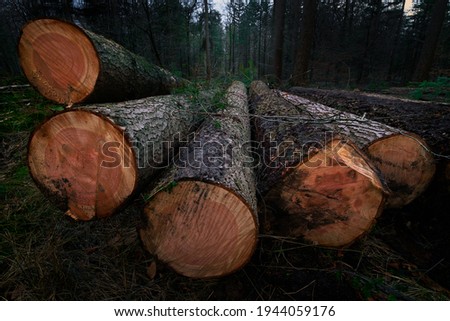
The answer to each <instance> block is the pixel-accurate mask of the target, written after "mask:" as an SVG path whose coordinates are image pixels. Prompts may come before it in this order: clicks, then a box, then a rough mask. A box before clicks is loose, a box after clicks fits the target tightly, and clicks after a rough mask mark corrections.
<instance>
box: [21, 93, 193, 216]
mask: <svg viewBox="0 0 450 321" xmlns="http://www.w3.org/2000/svg"><path fill="white" fill-rule="evenodd" d="M194 109H195V104H194V103H192V102H190V101H189V100H188V99H187V98H185V97H177V96H157V97H150V98H145V99H140V100H134V101H127V102H121V103H114V104H102V105H90V106H83V107H82V109H71V110H68V111H66V112H62V113H59V114H56V115H55V116H53V117H51V118H50V119H48V120H47V121H45V122H44V123H43V124H41V125H40V126H39V127H38V128H37V129H36V130H35V131H34V132H33V133H32V135H31V137H30V141H29V145H28V164H29V168H30V172H31V175H32V177H33V179H34V181H35V182H36V184H37V185H38V186H39V187H40V188H41V190H42V191H43V192H44V194H45V195H47V196H48V197H49V199H50V200H51V201H53V202H54V203H56V204H57V205H59V206H60V207H61V208H62V209H63V210H67V214H68V215H70V216H71V217H73V218H74V219H77V220H90V219H92V218H94V217H100V218H101V217H107V216H109V215H111V214H113V213H114V212H115V211H116V210H117V209H119V208H120V207H121V206H122V205H123V204H124V203H125V202H126V200H127V199H128V197H129V196H130V195H131V194H132V193H133V192H135V191H136V190H138V189H139V188H140V187H141V186H142V185H143V184H146V183H148V182H149V180H150V179H151V178H152V176H153V174H155V172H156V170H157V169H158V168H164V167H167V166H168V162H169V159H170V158H171V157H172V156H173V154H174V150H175V149H176V148H177V146H178V144H179V141H180V139H182V138H183V137H185V136H187V135H188V134H189V133H190V131H191V130H192V126H193V125H194V124H195V123H196V121H197V119H196V118H194V116H193V113H192V111H193V110H194Z"/></svg>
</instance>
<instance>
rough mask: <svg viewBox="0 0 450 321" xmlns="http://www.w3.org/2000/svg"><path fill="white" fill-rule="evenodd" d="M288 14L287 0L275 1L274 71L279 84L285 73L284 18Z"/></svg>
mask: <svg viewBox="0 0 450 321" xmlns="http://www.w3.org/2000/svg"><path fill="white" fill-rule="evenodd" d="M285 12H286V0H274V5H273V20H274V23H273V25H274V27H273V47H274V57H273V70H274V74H275V78H276V80H277V81H278V82H280V81H281V79H282V72H283V40H284V16H285Z"/></svg>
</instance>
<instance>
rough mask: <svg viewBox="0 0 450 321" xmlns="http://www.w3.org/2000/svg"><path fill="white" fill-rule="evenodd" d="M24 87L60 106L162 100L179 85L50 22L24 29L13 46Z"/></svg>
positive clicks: (87, 35)
mask: <svg viewBox="0 0 450 321" xmlns="http://www.w3.org/2000/svg"><path fill="white" fill-rule="evenodd" d="M18 53H19V60H20V65H21V67H22V70H23V72H24V73H25V75H26V77H27V78H28V80H29V81H30V83H31V84H32V85H33V86H34V87H35V88H36V89H37V90H38V91H39V92H40V93H41V94H42V95H43V96H45V97H46V98H48V99H50V100H53V101H55V102H57V103H62V104H66V105H72V104H76V103H79V102H82V101H89V102H114V101H125V100H130V99H137V98H143V97H147V96H152V95H159V94H168V93H169V92H170V90H171V89H172V88H174V87H177V86H179V85H181V84H183V81H182V80H180V79H178V78H176V77H174V76H173V75H171V74H170V73H169V72H168V71H166V70H164V69H162V68H160V67H158V66H155V65H152V64H150V63H148V62H147V61H146V60H145V59H144V58H142V57H140V56H137V55H135V54H133V53H131V52H129V51H128V50H126V49H125V48H124V47H122V46H120V45H118V44H117V43H115V42H113V41H111V40H108V39H106V38H104V37H102V36H100V35H96V34H95V33H93V32H90V31H87V30H84V29H81V28H80V27H78V26H76V25H74V24H71V23H68V22H64V21H61V20H55V19H39V20H34V21H31V22H29V23H27V24H26V25H25V26H24V27H23V29H22V33H21V36H20V40H19V46H18Z"/></svg>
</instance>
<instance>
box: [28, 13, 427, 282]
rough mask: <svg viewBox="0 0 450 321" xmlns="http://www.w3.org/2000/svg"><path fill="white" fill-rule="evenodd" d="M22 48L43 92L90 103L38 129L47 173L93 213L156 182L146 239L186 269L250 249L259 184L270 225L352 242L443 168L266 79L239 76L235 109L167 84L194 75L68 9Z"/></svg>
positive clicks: (228, 102)
mask: <svg viewBox="0 0 450 321" xmlns="http://www.w3.org/2000/svg"><path fill="white" fill-rule="evenodd" d="M19 55H20V59H21V65H22V68H23V70H24V73H25V74H26V76H27V77H28V79H29V81H30V83H31V84H32V85H33V86H34V87H35V88H36V89H37V90H38V91H40V92H41V93H42V94H43V95H44V96H46V97H47V98H50V99H52V100H54V101H55V102H58V103H61V104H64V105H66V106H68V107H71V106H72V105H73V104H78V103H80V102H84V103H83V105H76V106H75V107H73V108H70V109H67V110H65V111H63V112H60V113H57V114H55V115H53V116H52V117H50V118H49V119H47V120H46V121H44V122H43V123H42V124H41V125H40V126H38V127H37V128H36V129H35V130H34V131H33V133H32V134H31V137H30V141H29V146H28V164H29V168H30V172H31V175H32V177H33V179H34V181H35V182H36V184H37V185H38V186H39V187H40V189H41V190H42V191H43V193H44V194H45V195H46V196H47V197H48V198H49V199H50V200H51V201H53V202H54V203H55V204H57V205H58V206H60V207H61V208H62V209H63V210H64V211H66V213H67V214H68V215H70V216H71V217H73V218H74V219H77V220H83V221H87V220H91V219H94V218H105V217H108V216H110V215H112V214H113V213H115V212H116V211H118V210H119V209H121V208H122V207H123V206H125V205H126V203H127V201H128V200H130V199H131V198H132V197H133V195H136V194H137V191H145V194H146V195H147V197H146V203H145V207H144V210H143V218H144V219H143V226H142V228H141V229H140V230H139V234H140V237H141V240H142V242H143V245H144V247H145V248H146V249H147V250H148V251H149V252H150V253H151V254H153V255H154V256H155V257H156V258H157V259H158V260H159V261H161V262H164V263H165V264H167V265H168V266H170V267H171V268H173V269H174V270H175V271H177V272H178V273H180V274H183V275H186V276H189V277H193V278H205V277H217V276H223V275H227V274H230V273H232V272H234V271H236V270H238V269H239V268H241V267H242V266H243V265H244V264H246V263H247V262H248V261H249V260H250V259H251V256H252V254H253V252H254V250H255V247H256V244H257V240H258V233H259V219H258V211H259V208H258V202H257V198H256V195H260V196H261V199H260V200H261V204H267V205H269V206H271V207H272V208H274V209H275V215H274V218H273V220H274V222H275V224H273V226H272V228H273V230H272V233H276V234H277V235H283V236H290V237H301V238H303V239H304V240H306V241H308V242H310V243H312V244H316V245H321V246H332V247H343V246H348V245H350V244H351V243H352V242H354V241H355V240H357V239H358V238H360V237H361V236H362V235H364V234H365V233H367V232H368V231H370V229H371V227H372V226H373V225H374V224H375V222H376V219H377V217H378V216H379V215H380V213H381V212H382V210H383V208H384V207H385V206H393V207H400V206H403V205H405V204H407V203H409V202H411V201H412V199H414V198H415V197H417V195H419V194H420V193H421V192H422V191H423V190H424V189H425V188H426V186H427V184H428V182H429V180H430V179H431V177H432V176H433V173H434V163H433V157H432V155H431V154H430V153H429V152H428V148H427V147H426V143H425V141H424V140H423V139H422V138H421V137H419V136H418V135H416V134H412V133H410V132H404V131H402V130H399V129H396V128H394V127H391V126H388V125H385V124H382V123H379V122H375V121H367V120H366V119H364V118H362V117H360V116H356V115H353V114H349V113H343V112H340V111H337V110H335V109H333V108H330V107H327V106H324V105H321V104H319V103H313V102H311V101H309V100H306V99H305V98H301V97H298V96H294V95H290V94H287V93H282V92H279V91H274V90H271V89H269V88H268V87H267V86H266V85H265V84H264V83H262V82H260V81H255V82H253V83H252V84H251V87H250V95H249V97H250V103H248V97H247V89H246V88H245V86H244V85H243V84H242V83H240V82H234V83H233V84H232V85H231V86H230V87H229V88H228V90H227V91H226V93H225V95H224V102H225V104H224V106H225V108H224V109H223V110H219V111H214V112H207V113H205V108H204V106H205V105H207V106H208V105H210V104H211V102H210V100H208V99H207V98H206V99H203V98H202V100H203V101H202V104H199V103H198V101H193V100H192V99H190V97H189V96H187V95H163V94H168V93H169V92H170V89H172V88H175V87H178V86H179V85H180V84H183V83H186V82H185V81H183V80H180V79H178V78H176V77H174V76H172V75H171V74H170V73H169V72H167V71H165V70H162V69H161V68H159V67H157V66H153V65H151V64H149V63H147V62H145V61H144V60H143V59H142V58H141V57H138V56H136V55H134V54H132V53H130V52H128V51H127V50H126V49H124V48H122V47H121V46H119V45H117V44H115V43H114V42H112V41H110V40H107V39H105V38H103V37H101V36H99V35H95V34H93V33H92V32H90V31H87V30H83V29H81V28H79V27H76V26H74V25H72V24H69V23H66V22H62V21H59V20H53V19H41V20H35V21H32V22H30V23H28V24H27V25H26V26H25V27H24V29H23V32H22V35H21V39H20V42H19ZM155 95H159V96H155ZM150 96H151V97H150ZM130 99H131V100H130ZM117 101H119V102H117ZM86 102H90V103H93V102H97V104H87V103H86ZM200 108H203V109H201V110H200ZM206 109H208V107H207V108H206ZM200 114H202V116H204V115H205V114H206V117H204V119H202V117H200ZM191 133H194V135H193V138H192V137H190V138H189V139H188V137H189V134H191ZM252 137H253V141H252ZM156 173H158V176H156V175H155V174H156ZM156 177H157V178H156Z"/></svg>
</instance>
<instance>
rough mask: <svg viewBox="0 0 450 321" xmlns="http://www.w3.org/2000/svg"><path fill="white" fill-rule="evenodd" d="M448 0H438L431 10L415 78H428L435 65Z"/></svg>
mask: <svg viewBox="0 0 450 321" xmlns="http://www.w3.org/2000/svg"><path fill="white" fill-rule="evenodd" d="M447 3H448V0H436V1H435V3H434V5H433V10H432V12H431V19H430V22H429V24H428V27H427V32H426V38H425V42H424V44H423V47H422V51H421V52H420V57H419V62H418V63H417V66H416V69H415V71H414V76H413V80H414V81H423V80H426V79H427V78H428V76H429V74H430V71H431V67H432V65H433V58H434V53H435V51H436V47H437V44H438V41H439V34H440V33H441V29H442V25H443V23H444V18H445V14H446V13H447Z"/></svg>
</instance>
